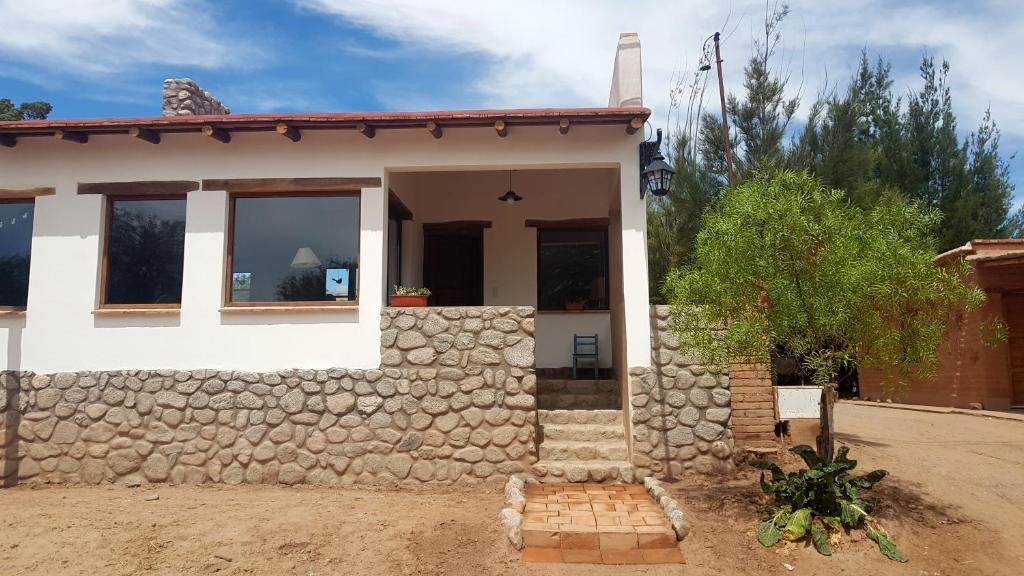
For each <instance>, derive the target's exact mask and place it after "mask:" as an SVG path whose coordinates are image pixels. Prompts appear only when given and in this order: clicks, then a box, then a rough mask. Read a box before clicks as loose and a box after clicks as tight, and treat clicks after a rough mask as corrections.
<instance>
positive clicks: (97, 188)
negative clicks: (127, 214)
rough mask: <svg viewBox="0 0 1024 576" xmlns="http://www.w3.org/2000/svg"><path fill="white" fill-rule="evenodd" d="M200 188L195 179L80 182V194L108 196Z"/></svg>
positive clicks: (153, 193)
mask: <svg viewBox="0 0 1024 576" xmlns="http://www.w3.org/2000/svg"><path fill="white" fill-rule="evenodd" d="M193 190H199V182H197V181H195V180H138V181H134V182H79V183H78V193H79V194H103V195H106V196H168V195H179V194H186V193H188V192H192V191H193Z"/></svg>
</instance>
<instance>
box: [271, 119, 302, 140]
mask: <svg viewBox="0 0 1024 576" xmlns="http://www.w3.org/2000/svg"><path fill="white" fill-rule="evenodd" d="M276 130H277V133H278V134H280V135H281V136H284V137H285V138H287V139H289V140H291V141H292V142H298V141H299V140H302V133H301V132H299V129H298V128H296V127H295V126H289V125H288V124H287V123H285V122H278V123H277V128H276Z"/></svg>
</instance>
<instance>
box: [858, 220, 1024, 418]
mask: <svg viewBox="0 0 1024 576" xmlns="http://www.w3.org/2000/svg"><path fill="white" fill-rule="evenodd" d="M960 259H963V260H966V261H967V262H968V263H969V264H970V266H971V278H972V280H973V281H974V282H975V283H976V284H977V285H978V287H980V288H981V289H982V290H984V291H985V295H986V296H987V297H988V301H987V302H986V303H985V305H984V306H982V307H981V308H980V309H978V310H976V311H974V312H972V313H970V314H968V315H966V316H965V317H964V319H963V321H962V322H960V324H959V327H957V328H954V329H952V330H951V331H950V332H949V333H948V334H947V335H946V338H945V340H944V341H943V343H942V347H941V348H940V350H939V368H938V373H937V375H936V377H935V378H933V379H930V380H927V381H923V380H922V381H915V382H913V383H911V385H910V386H909V387H903V388H902V389H894V388H893V387H892V386H891V385H887V380H886V378H885V377H884V375H883V374H882V373H881V372H879V371H877V370H868V369H864V370H862V371H861V374H860V389H861V397H862V398H866V399H871V400H892V401H893V402H904V403H910V404H927V405H931V406H953V407H959V408H971V407H973V408H978V407H979V406H978V405H980V406H981V407H983V408H984V409H986V410H1007V409H1010V408H1024V240H1021V239H1013V240H972V241H971V242H968V243H967V244H966V245H964V246H961V247H959V248H955V249H953V250H950V251H948V252H945V253H943V254H939V255H938V256H936V257H935V263H936V264H937V265H939V266H945V265H948V264H950V263H953V262H956V261H958V260H960ZM993 319H994V320H1001V321H1002V322H1003V323H1004V324H1005V325H1006V327H1007V329H1008V332H1009V338H1008V339H1007V341H1006V342H1005V343H1002V344H998V345H991V343H986V342H985V341H984V336H983V332H982V330H980V329H979V328H980V325H981V323H982V322H986V321H991V320H993Z"/></svg>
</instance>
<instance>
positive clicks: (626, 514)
mask: <svg viewBox="0 0 1024 576" xmlns="http://www.w3.org/2000/svg"><path fill="white" fill-rule="evenodd" d="M523 542H524V548H523V562H582V563H590V564H670V563H672V564H683V563H684V562H685V561H684V560H683V554H682V552H680V551H679V548H678V546H677V544H676V537H675V533H674V532H673V531H672V526H671V525H669V523H668V519H667V518H666V517H665V514H664V512H662V510H661V506H659V505H658V504H657V503H656V502H655V501H654V500H653V499H651V497H650V496H649V495H648V494H647V492H646V491H645V490H644V487H643V486H638V485H625V486H617V485H606V484H528V485H527V486H526V510H525V511H524V513H523Z"/></svg>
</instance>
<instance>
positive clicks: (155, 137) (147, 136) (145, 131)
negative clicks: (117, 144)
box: [128, 126, 160, 144]
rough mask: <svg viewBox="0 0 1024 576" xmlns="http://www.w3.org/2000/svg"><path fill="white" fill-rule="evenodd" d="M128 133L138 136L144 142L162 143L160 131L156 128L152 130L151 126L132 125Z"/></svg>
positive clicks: (133, 136)
mask: <svg viewBox="0 0 1024 576" xmlns="http://www.w3.org/2000/svg"><path fill="white" fill-rule="evenodd" d="M128 135H129V136H131V137H132V138H138V139H139V140H142V141H143V142H149V143H150V144H159V143H160V133H159V132H157V131H156V130H150V129H149V128H139V127H138V126H132V127H131V128H129V129H128Z"/></svg>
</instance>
